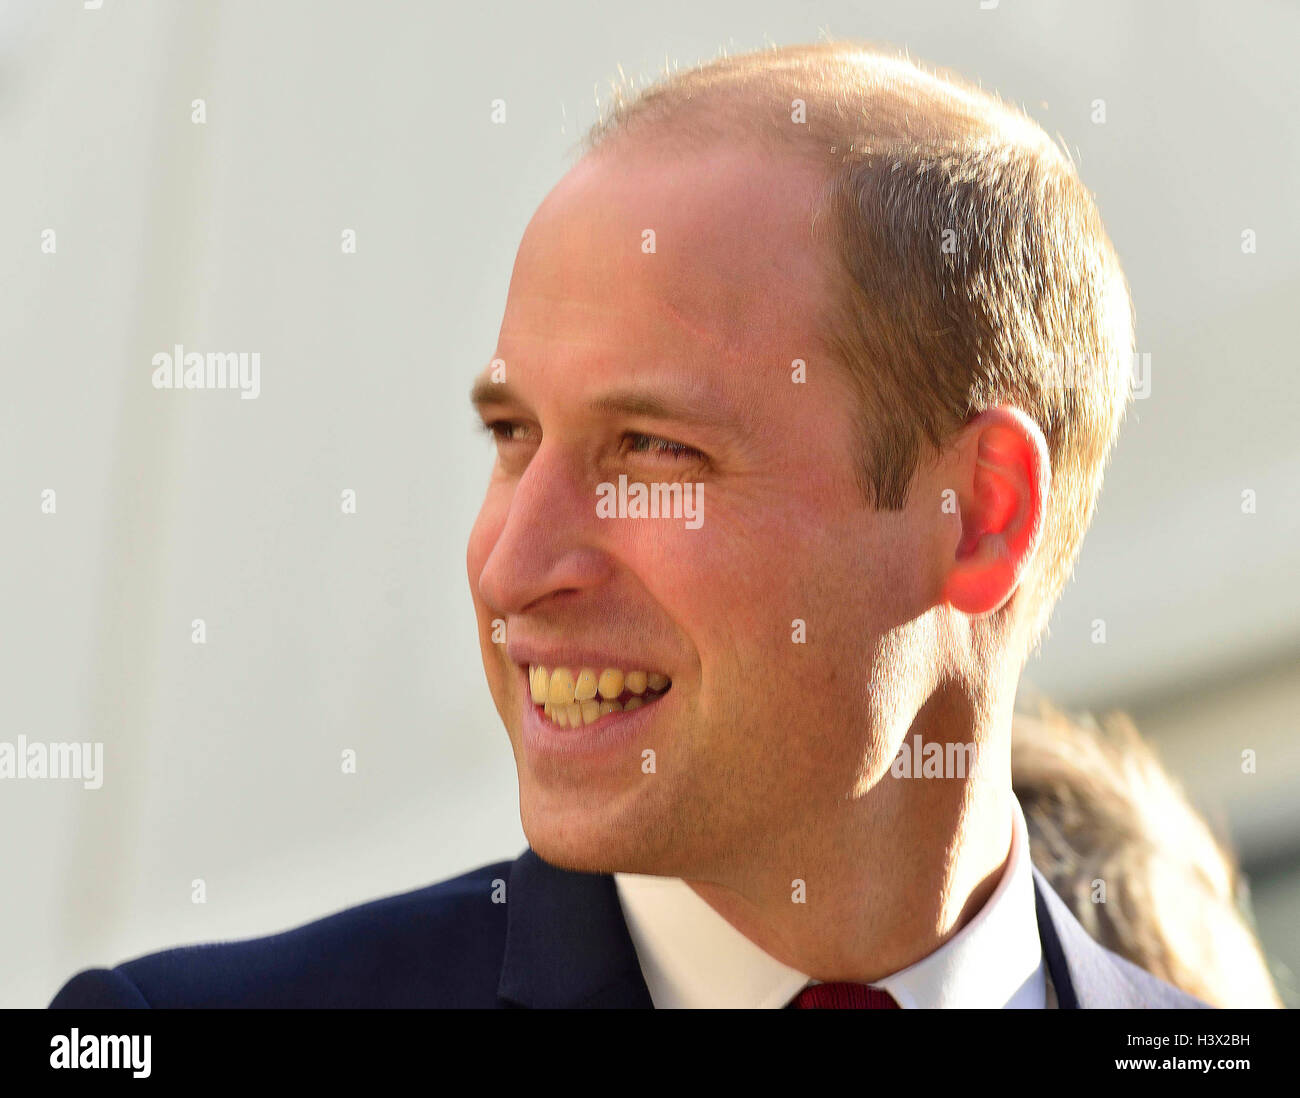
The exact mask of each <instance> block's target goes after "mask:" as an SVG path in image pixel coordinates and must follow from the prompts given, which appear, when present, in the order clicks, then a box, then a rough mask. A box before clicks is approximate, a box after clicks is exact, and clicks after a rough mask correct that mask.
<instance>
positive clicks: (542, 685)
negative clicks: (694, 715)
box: [528, 664, 673, 728]
mask: <svg viewBox="0 0 1300 1098" xmlns="http://www.w3.org/2000/svg"><path fill="white" fill-rule="evenodd" d="M672 685H673V682H672V679H670V678H669V677H668V676H667V675H665V674H662V673H661V672H658V671H639V670H632V671H625V670H622V669H621V668H617V667H606V668H603V669H597V668H594V667H574V668H570V667H554V668H550V667H544V666H542V665H541V664H529V665H528V687H529V690H530V691H531V692H532V699H533V704H534V705H535V706H536V707H537V708H538V709H539V710H540V711H541V713H542V715H543V716H544V717H545V718H546V720H548V721H550V722H551V724H553V725H555V726H556V727H557V728H582V727H584V726H585V725H589V724H595V723H596V722H597V721H599V720H601V719H602V718H604V717H607V716H609V715H610V714H611V713H627V712H631V711H633V710H636V709H640V708H641V707H642V706H646V705H654V703H655V702H657V701H658V700H659V699H660V698H662V697H663V696H664V695H665V694H666V693H668V691H669V690H671V689H672Z"/></svg>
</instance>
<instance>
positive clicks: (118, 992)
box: [50, 862, 513, 1008]
mask: <svg viewBox="0 0 1300 1098" xmlns="http://www.w3.org/2000/svg"><path fill="white" fill-rule="evenodd" d="M512 865H513V863H512V862H497V863H494V864H492V865H485V866H480V867H479V868H478V869H475V870H472V871H470V872H469V873H465V874H462V875H461V876H459V877H453V878H451V879H450V880H446V881H442V882H440V883H438V884H434V885H430V886H428V887H425V888H421V889H417V890H415V891H412V892H405V893H402V894H400V895H396V896H387V897H385V898H383V899H380V900H373V901H371V902H369V903H365V904H361V905H359V906H357V907H351V908H348V909H346V910H344V911H339V912H336V913H335V914H333V915H328V916H326V917H324V918H321V919H317V920H315V921H313V922H310V923H306V924H304V925H302V926H298V927H295V928H293V929H291V930H285V931H282V932H280V933H278V934H271V935H267V936H265V937H260V938H249V939H244V940H241V941H231V942H217V943H209V944H203V945H191V946H182V947H179V948H176V949H168V950H164V951H163V952H160V953H151V954H149V955H147V956H144V957H138V958H136V959H135V960H131V961H127V962H125V963H123V964H120V965H117V966H116V967H114V968H112V969H102V968H99V969H87V970H86V971H84V972H80V973H78V974H77V975H76V976H74V977H73V978H72V979H71V980H69V981H68V982H67V983H66V984H65V985H64V986H63V988H62V989H61V990H60V991H59V993H58V994H57V995H56V996H55V997H54V999H53V1001H52V1002H51V1003H50V1006H51V1007H52V1008H61V1007H440V1006H466V1007H474V1006H482V1007H495V1006H497V1005H498V1000H497V984H498V982H499V980H500V974H501V959H502V954H503V951H504V948H505V935H506V905H505V903H503V902H501V900H502V899H503V898H504V897H503V896H501V895H500V892H501V889H500V887H499V886H498V885H497V884H496V882H498V881H505V880H508V878H509V876H510V869H511V866H512ZM494 893H495V895H494Z"/></svg>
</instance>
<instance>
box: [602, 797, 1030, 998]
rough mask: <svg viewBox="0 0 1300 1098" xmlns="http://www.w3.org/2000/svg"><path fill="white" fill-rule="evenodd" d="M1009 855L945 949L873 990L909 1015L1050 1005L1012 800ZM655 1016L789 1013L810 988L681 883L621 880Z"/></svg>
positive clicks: (1025, 851) (1022, 828)
mask: <svg viewBox="0 0 1300 1098" xmlns="http://www.w3.org/2000/svg"><path fill="white" fill-rule="evenodd" d="M1011 805H1012V826H1011V831H1012V834H1011V853H1010V857H1009V858H1008V860H1007V864H1006V868H1005V869H1004V870H1003V873H1002V878H1001V880H1000V881H999V882H998V885H997V888H995V889H994V891H993V895H991V896H990V897H989V899H988V901H987V902H986V903H985V904H984V906H983V907H982V908H980V910H979V912H978V913H977V914H976V915H975V917H974V918H973V919H972V920H971V921H970V922H969V923H967V924H966V925H965V926H964V927H962V928H961V930H959V931H958V932H957V933H956V934H954V935H953V936H952V937H951V938H949V939H948V941H946V942H945V943H944V944H943V945H942V946H940V947H939V948H938V949H937V950H935V951H934V952H933V953H931V954H930V955H929V956H927V957H923V958H922V959H921V960H919V961H917V962H916V963H915V964H913V965H909V966H908V967H907V968H905V969H902V970H901V971H899V972H895V973H894V974H893V975H891V976H887V977H885V978H884V979H882V980H877V981H876V982H875V983H874V984H873V986H874V987H878V988H882V989H884V990H886V991H888V992H889V993H890V994H891V995H893V997H894V998H895V1000H897V1002H898V1004H899V1006H901V1007H1031V1008H1042V1007H1043V1006H1044V1005H1045V1000H1046V983H1045V980H1046V973H1045V970H1044V966H1043V955H1042V947H1041V945H1040V944H1039V939H1038V920H1037V916H1036V914H1035V907H1034V880H1033V873H1032V870H1031V868H1030V858H1029V832H1028V828H1027V827H1026V825H1025V817H1024V813H1023V812H1022V811H1021V809H1020V803H1019V802H1018V801H1017V800H1016V799H1015V797H1014V795H1013V796H1012V798H1011ZM614 883H615V885H616V887H617V889H618V898H619V903H620V904H621V906H622V908H623V915H624V918H625V919H626V921H627V926H628V931H629V933H630V934H631V936H632V943H633V945H634V946H635V947H636V952H637V958H638V960H639V961H640V964H641V973H642V975H643V976H644V977H645V982H646V987H647V988H648V989H649V991H650V998H651V999H652V1001H653V1002H654V1005H655V1006H656V1007H660V1008H674V1007H741V1008H759V1009H762V1008H779V1007H783V1006H785V1005H786V1004H787V1003H788V1002H789V1001H790V1000H791V999H792V998H794V996H795V995H797V994H798V993H799V992H800V991H801V990H802V989H803V988H804V987H805V986H807V985H808V984H809V983H815V982H816V981H813V980H810V979H809V977H808V976H806V975H805V974H804V973H801V972H799V971H797V970H796V969H793V968H790V967H789V966H788V965H784V964H782V963H781V962H780V961H778V960H777V959H776V958H775V957H772V956H770V955H769V954H767V953H765V952H763V950H761V949H759V947H758V946H756V945H755V944H754V943H753V942H751V941H750V940H749V939H748V938H746V937H745V936H744V935H743V934H741V933H740V931H738V930H736V928H735V927H733V926H732V925H731V924H730V923H729V922H727V920H726V919H724V918H723V917H722V916H721V915H719V914H718V913H717V912H716V911H714V910H713V908H711V907H710V906H709V905H708V904H707V903H705V902H704V901H703V900H702V899H700V897H699V896H698V895H696V893H695V891H694V890H693V889H692V888H691V887H690V886H689V885H688V884H687V883H686V882H685V881H683V880H681V879H680V878H677V877H647V876H640V875H637V874H629V873H615V874H614Z"/></svg>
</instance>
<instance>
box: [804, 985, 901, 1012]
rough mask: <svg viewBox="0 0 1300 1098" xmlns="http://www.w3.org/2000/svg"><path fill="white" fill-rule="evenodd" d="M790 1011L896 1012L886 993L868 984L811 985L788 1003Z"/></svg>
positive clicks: (895, 1005)
mask: <svg viewBox="0 0 1300 1098" xmlns="http://www.w3.org/2000/svg"><path fill="white" fill-rule="evenodd" d="M790 1008H791V1009H792V1010H898V1009H899V1006H898V1003H896V1002H895V1001H894V997H893V996H892V995H890V994H889V992H888V991H881V990H880V988H878V987H871V986H870V985H869V984H813V986H812V987H806V988H804V989H803V990H802V991H801V992H799V994H798V995H796V996H795V997H794V999H793V1000H791V1002H790Z"/></svg>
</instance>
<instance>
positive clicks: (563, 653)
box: [506, 641, 671, 678]
mask: <svg viewBox="0 0 1300 1098" xmlns="http://www.w3.org/2000/svg"><path fill="white" fill-rule="evenodd" d="M506 655H507V656H509V657H510V659H511V660H512V661H513V662H515V663H516V664H518V665H519V666H521V667H528V666H533V667H536V666H538V665H539V664H540V665H541V666H542V667H549V668H552V669H554V668H556V667H570V668H574V667H576V668H579V669H581V668H583V667H590V668H593V669H595V670H603V669H604V668H606V667H616V668H618V669H619V670H620V671H654V672H659V673H660V674H665V675H666V674H667V672H666V671H663V670H662V664H658V663H655V662H653V661H649V660H643V659H641V658H640V657H638V656H629V655H627V654H626V653H624V654H620V655H615V654H613V653H612V652H610V651H609V650H608V649H606V650H604V651H598V650H597V649H595V648H575V647H573V646H571V645H564V646H563V647H561V646H559V645H556V646H555V647H550V646H546V645H540V644H531V643H528V642H526V641H508V642H507V643H506ZM669 677H670V678H671V676H669Z"/></svg>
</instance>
